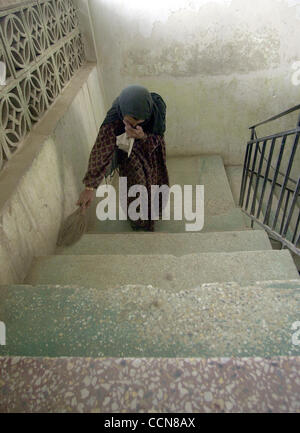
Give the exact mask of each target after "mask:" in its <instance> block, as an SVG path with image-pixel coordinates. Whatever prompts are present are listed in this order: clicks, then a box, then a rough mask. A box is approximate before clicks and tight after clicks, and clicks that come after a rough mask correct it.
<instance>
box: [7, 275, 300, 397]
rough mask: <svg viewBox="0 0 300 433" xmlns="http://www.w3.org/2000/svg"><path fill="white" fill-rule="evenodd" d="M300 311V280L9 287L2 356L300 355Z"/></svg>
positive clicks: (199, 356)
mask: <svg viewBox="0 0 300 433" xmlns="http://www.w3.org/2000/svg"><path fill="white" fill-rule="evenodd" d="M299 309H300V280H299V279H298V280H294V281H291V280H290V281H286V280H285V281H265V282H256V283H254V284H252V285H239V284H238V283H223V284H221V283H220V284H206V285H202V286H198V287H196V286H191V287H190V288H189V290H182V291H178V292H177V293H171V292H170V291H167V290H163V289H159V288H155V287H153V286H141V285H134V286H118V287H116V288H115V289H109V288H105V289H103V286H102V284H97V285H95V286H94V287H93V288H90V287H88V286H87V284H86V285H85V286H83V285H76V286H59V285H56V286H49V285H38V286H35V287H33V286H30V285H19V286H1V287H0V317H1V321H3V322H4V323H5V325H6V346H0V355H1V356H36V357H40V356H47V357H61V356H82V357H126V358H128V357H129V358H130V357H137V358H143V357H150V358H153V357H169V358H172V357H176V358H179V357H180V358H184V357H188V358H190V357H192V358H211V357H250V356H259V357H264V358H269V357H272V356H294V355H295V356H296V355H299V346H297V345H295V344H294V340H293V335H294V334H295V330H293V329H292V327H293V324H295V322H297V321H299ZM73 374H74V371H73ZM0 395H1V393H0Z"/></svg>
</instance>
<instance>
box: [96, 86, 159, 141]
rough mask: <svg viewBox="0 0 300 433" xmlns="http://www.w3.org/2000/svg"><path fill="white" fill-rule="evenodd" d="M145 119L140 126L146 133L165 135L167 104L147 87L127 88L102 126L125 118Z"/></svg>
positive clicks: (116, 100)
mask: <svg viewBox="0 0 300 433" xmlns="http://www.w3.org/2000/svg"><path fill="white" fill-rule="evenodd" d="M126 115H128V116H131V117H134V118H136V119H144V122H143V123H141V124H140V126H141V127H142V128H143V130H144V131H145V132H148V133H152V134H159V135H164V133H165V130H166V120H165V119H166V104H165V102H164V100H163V99H162V97H161V96H160V95H158V94H157V93H150V92H149V91H148V90H147V89H146V88H145V87H142V86H138V85H133V86H129V87H126V88H125V89H124V90H123V91H122V92H121V94H120V96H118V98H116V99H115V101H114V102H113V105H112V107H111V109H110V110H109V111H108V113H107V115H106V118H105V119H104V122H103V123H102V125H105V124H107V123H111V122H114V121H115V120H117V119H120V120H123V118H124V116H126Z"/></svg>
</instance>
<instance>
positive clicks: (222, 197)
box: [88, 155, 246, 233]
mask: <svg viewBox="0 0 300 433" xmlns="http://www.w3.org/2000/svg"><path fill="white" fill-rule="evenodd" d="M167 166H168V172H169V178H170V186H172V185H175V184H176V185H181V186H182V187H183V186H184V185H193V186H195V185H204V187H205V189H204V227H203V230H202V231H203V232H211V231H231V230H244V229H245V228H246V223H245V219H244V216H243V214H242V212H241V211H240V209H238V208H237V207H236V205H235V203H234V199H233V195H232V192H231V189H230V185H229V182H228V178H227V175H226V172H225V168H224V164H223V161H222V158H221V157H220V156H218V155H216V156H195V157H180V158H178V157H175V158H174V157H173V158H169V159H168V161H167ZM118 182H119V181H118V180H117V179H116V180H115V182H114V185H115V187H116V189H118V188H117V186H118ZM194 198H195V188H194V191H193V204H194V205H195V200H194ZM98 203H99V199H96V200H95V201H94V202H93V205H92V207H91V209H90V218H89V221H90V223H89V226H88V232H89V233H104V232H106V233H116V232H118V233H122V232H131V231H132V229H131V228H130V225H129V224H128V222H127V221H125V222H124V221H105V222H101V221H99V220H98V219H97V216H96V207H97V204H98ZM170 209H171V220H170V221H159V222H156V224H155V230H156V231H158V232H170V233H172V232H173V233H181V232H185V231H186V227H185V224H186V221H185V220H184V218H183V221H174V212H173V209H174V202H173V196H171V200H170ZM193 209H194V210H195V207H194V208H193ZM183 215H184V214H183Z"/></svg>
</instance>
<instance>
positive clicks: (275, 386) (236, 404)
mask: <svg viewBox="0 0 300 433" xmlns="http://www.w3.org/2000/svg"><path fill="white" fill-rule="evenodd" d="M0 370H1V371H5V375H4V376H2V377H1V382H2V389H5V392H1V393H0V407H1V412H3V413H20V412H22V413H62V412H67V413H107V414H108V413H109V414H114V413H117V414H118V413H121V412H122V413H132V412H135V413H167V414H168V413H174V414H176V413H187V414H189V413H220V412H221V413H222V412H225V413H242V414H244V413H266V412H268V413H271V412H272V413H299V412H300V401H299V384H297V381H298V380H299V370H300V357H280V358H271V359H262V358H256V357H255V358H253V357H252V358H238V359H236V358H212V359H201V358H200V359H191V358H183V359H182V358H181V359H177V358H147V359H145V358H137V359H132V358H129V359H122V358H92V359H91V358H74V357H68V358H30V357H26V358H24V357H9V358H7V357H3V358H0ZM74 372H76V373H75V374H74ZM20 377H21V378H22V381H21V380H20ZM241 384H242V385H241ZM28 389H30V398H26V399H24V395H27V394H28ZM108 419H109V418H108ZM191 419H192V417H191ZM210 420H211V419H210ZM110 421H111V419H110ZM118 421H119V422H120V423H122V422H123V421H126V424H124V426H125V425H126V426H129V424H127V421H128V420H119V419H118V418H115V422H118ZM130 422H131V424H130V428H131V430H134V425H136V422H137V421H135V424H133V421H130ZM208 422H211V421H208ZM186 423H187V424H186V425H189V420H188V418H187V417H186ZM202 424H203V418H202ZM116 425H117V424H115V426H116ZM152 425H153V426H154V423H152ZM194 425H195V426H196V425H197V423H196V422H194ZM110 426H112V424H110ZM125 430H127V429H126V428H124V430H123V431H125ZM120 431H122V428H121V430H120Z"/></svg>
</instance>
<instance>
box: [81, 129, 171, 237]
mask: <svg viewBox="0 0 300 433" xmlns="http://www.w3.org/2000/svg"><path fill="white" fill-rule="evenodd" d="M124 132H125V129H124V124H123V121H122V120H116V121H114V122H112V123H108V124H105V125H102V126H101V127H100V130H99V133H98V136H97V139H96V142H95V144H94V146H93V149H92V151H91V154H90V158H89V165H88V171H87V173H86V175H85V176H84V178H83V180H82V182H83V183H84V184H85V186H87V187H92V188H98V186H99V185H100V184H101V182H102V180H103V179H104V176H105V172H106V169H107V168H108V167H109V165H110V163H111V160H112V157H113V153H114V150H115V149H116V137H117V136H118V135H121V134H123V133H124ZM119 175H120V176H122V177H127V192H128V190H129V189H130V187H131V186H133V185H144V186H145V187H146V188H147V192H148V220H146V219H145V220H142V219H139V220H137V221H130V223H131V226H132V228H133V229H134V230H137V229H143V230H146V231H154V221H153V220H151V185H158V186H162V185H167V186H169V176H168V171H167V165H166V144H165V140H164V137H163V136H161V135H157V134H147V138H146V139H144V140H135V142H134V145H133V149H132V152H131V155H130V157H129V158H128V157H127V154H126V153H124V158H122V160H121V162H120V163H119ZM127 196H128V194H127ZM133 200H136V197H128V199H127V206H129V205H130V203H131V202H132V201H133ZM161 213H162V203H161V201H160V208H159V216H160V217H161Z"/></svg>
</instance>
